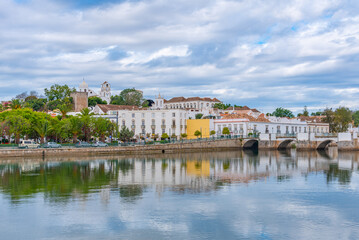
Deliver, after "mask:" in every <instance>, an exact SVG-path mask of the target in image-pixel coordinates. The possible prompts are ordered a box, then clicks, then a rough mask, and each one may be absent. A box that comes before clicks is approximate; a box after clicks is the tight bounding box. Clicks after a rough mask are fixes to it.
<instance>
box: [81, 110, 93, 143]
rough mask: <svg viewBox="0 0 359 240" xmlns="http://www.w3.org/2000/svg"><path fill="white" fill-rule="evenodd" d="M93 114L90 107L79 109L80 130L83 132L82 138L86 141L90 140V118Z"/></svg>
mask: <svg viewBox="0 0 359 240" xmlns="http://www.w3.org/2000/svg"><path fill="white" fill-rule="evenodd" d="M92 116H93V113H91V112H90V109H88V108H84V109H82V110H81V115H80V118H81V121H82V131H83V134H84V138H85V140H86V141H89V140H90V137H91V131H92V129H91V123H92V120H91V118H92Z"/></svg>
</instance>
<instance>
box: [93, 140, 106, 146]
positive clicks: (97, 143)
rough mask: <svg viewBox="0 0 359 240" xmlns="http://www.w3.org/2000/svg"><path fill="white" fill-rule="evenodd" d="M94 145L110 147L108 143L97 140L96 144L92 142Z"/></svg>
mask: <svg viewBox="0 0 359 240" xmlns="http://www.w3.org/2000/svg"><path fill="white" fill-rule="evenodd" d="M92 146H93V147H108V144H107V143H104V142H100V141H98V142H95V143H94V144H92Z"/></svg>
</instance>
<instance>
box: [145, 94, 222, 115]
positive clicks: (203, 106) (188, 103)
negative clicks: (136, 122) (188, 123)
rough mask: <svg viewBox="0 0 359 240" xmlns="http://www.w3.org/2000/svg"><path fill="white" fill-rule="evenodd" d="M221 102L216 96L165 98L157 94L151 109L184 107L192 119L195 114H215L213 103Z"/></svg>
mask: <svg viewBox="0 0 359 240" xmlns="http://www.w3.org/2000/svg"><path fill="white" fill-rule="evenodd" d="M216 103H221V101H220V100H218V99H217V98H213V99H212V98H200V97H190V98H184V97H174V98H171V99H170V100H166V99H164V98H163V97H161V95H160V94H159V95H158V96H157V97H156V99H155V104H154V105H153V106H152V109H185V110H186V111H187V114H188V117H189V118H192V119H194V118H195V116H196V114H199V113H201V114H203V115H204V116H209V115H211V116H214V115H217V111H216V109H214V104H216Z"/></svg>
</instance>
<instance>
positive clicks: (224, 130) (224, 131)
mask: <svg viewBox="0 0 359 240" xmlns="http://www.w3.org/2000/svg"><path fill="white" fill-rule="evenodd" d="M222 134H223V135H229V134H230V131H229V129H228V128H227V127H224V128H223V130H222Z"/></svg>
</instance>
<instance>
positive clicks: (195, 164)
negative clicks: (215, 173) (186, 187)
mask: <svg viewBox="0 0 359 240" xmlns="http://www.w3.org/2000/svg"><path fill="white" fill-rule="evenodd" d="M186 170H187V175H192V176H209V174H210V164H209V161H187V162H186Z"/></svg>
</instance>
